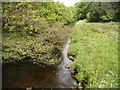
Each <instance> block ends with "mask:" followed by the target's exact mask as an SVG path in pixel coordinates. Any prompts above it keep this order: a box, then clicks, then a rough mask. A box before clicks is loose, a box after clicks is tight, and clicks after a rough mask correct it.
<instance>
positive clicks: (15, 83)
mask: <svg viewBox="0 0 120 90" xmlns="http://www.w3.org/2000/svg"><path fill="white" fill-rule="evenodd" d="M69 43H70V38H69V39H68V41H67V42H66V44H65V45H64V49H63V51H62V55H63V59H62V60H61V62H60V64H59V65H58V66H55V67H46V66H40V65H35V64H33V63H32V62H28V61H25V62H17V63H9V64H5V65H3V67H2V69H3V72H2V78H3V80H2V83H3V84H2V87H3V88H27V87H32V88H71V87H73V83H76V81H75V79H74V78H72V76H71V71H72V69H71V68H70V69H66V68H65V66H66V65H67V64H69V65H71V63H72V61H71V60H69V58H68V57H67V51H68V48H69Z"/></svg>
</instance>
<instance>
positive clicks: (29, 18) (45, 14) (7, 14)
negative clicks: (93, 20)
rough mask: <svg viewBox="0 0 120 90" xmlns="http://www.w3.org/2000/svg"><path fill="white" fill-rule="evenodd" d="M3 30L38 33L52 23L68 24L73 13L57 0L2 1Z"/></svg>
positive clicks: (71, 19)
mask: <svg viewBox="0 0 120 90" xmlns="http://www.w3.org/2000/svg"><path fill="white" fill-rule="evenodd" d="M2 5H3V30H4V31H6V32H9V33H13V32H18V33H21V32H22V33H23V34H24V33H26V34H28V35H29V34H32V35H33V34H34V33H38V32H39V31H41V30H44V29H46V28H48V27H50V26H52V25H53V24H54V23H57V22H60V23H63V24H70V23H71V22H72V21H73V14H72V12H71V11H70V9H69V8H67V7H65V6H64V5H63V4H61V3H58V2H55V3H54V2H21V3H18V2H3V4H2Z"/></svg>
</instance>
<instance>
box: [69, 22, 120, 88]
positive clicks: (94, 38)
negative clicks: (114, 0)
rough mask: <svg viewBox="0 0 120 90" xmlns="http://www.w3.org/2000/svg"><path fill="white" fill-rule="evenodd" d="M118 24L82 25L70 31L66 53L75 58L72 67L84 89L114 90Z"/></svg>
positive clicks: (116, 72)
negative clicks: (76, 71)
mask: <svg viewBox="0 0 120 90" xmlns="http://www.w3.org/2000/svg"><path fill="white" fill-rule="evenodd" d="M117 38H118V24H117V23H115V22H109V23H85V22H82V23H80V24H77V25H76V26H75V27H74V29H73V34H72V40H71V44H70V48H69V52H68V53H71V54H73V55H76V58H75V60H74V62H73V65H72V67H73V68H77V70H78V74H77V75H76V76H75V77H76V78H77V79H78V81H79V82H82V83H84V85H85V87H86V88H116V87H118V39H117Z"/></svg>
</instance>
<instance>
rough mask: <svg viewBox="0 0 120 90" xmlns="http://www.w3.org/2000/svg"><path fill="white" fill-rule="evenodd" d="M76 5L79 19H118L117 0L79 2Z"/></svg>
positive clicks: (95, 20) (92, 20) (96, 20)
mask: <svg viewBox="0 0 120 90" xmlns="http://www.w3.org/2000/svg"><path fill="white" fill-rule="evenodd" d="M74 7H75V9H76V14H75V18H77V20H80V19H87V20H88V21H90V22H98V21H105V22H106V21H118V3H117V2H79V3H77V4H76V5H75V6H74Z"/></svg>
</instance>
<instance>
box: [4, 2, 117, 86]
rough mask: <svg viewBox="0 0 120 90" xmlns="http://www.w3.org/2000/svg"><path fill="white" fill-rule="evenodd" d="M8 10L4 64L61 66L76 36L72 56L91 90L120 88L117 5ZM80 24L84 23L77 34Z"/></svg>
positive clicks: (31, 5)
mask: <svg viewBox="0 0 120 90" xmlns="http://www.w3.org/2000/svg"><path fill="white" fill-rule="evenodd" d="M2 5H3V11H2V13H3V16H2V18H3V41H2V45H3V53H2V58H3V63H8V62H15V61H24V60H31V61H32V62H34V63H37V64H40V63H44V64H46V65H50V66H51V65H56V64H58V63H59V61H60V59H61V50H62V48H63V44H64V43H65V41H66V39H67V38H68V37H70V33H71V32H72V36H71V38H72V39H71V43H70V48H69V52H68V54H69V55H73V56H74V59H75V60H74V62H73V65H72V67H73V68H76V69H77V71H78V74H77V75H76V76H75V77H76V78H77V79H78V81H79V82H80V83H83V84H84V85H85V87H87V88H116V87H118V83H117V82H118V75H117V73H118V40H117V38H118V23H117V22H116V21H119V18H118V16H119V12H118V11H119V10H118V3H117V2H79V3H77V4H75V6H73V7H66V6H64V5H63V4H61V3H58V2H3V3H2ZM84 19H86V22H85V21H84ZM79 20H83V21H82V22H80V23H77V24H76V25H75V27H74V28H73V30H71V29H70V26H71V25H73V24H74V22H77V21H79ZM93 22H94V23H93ZM95 22H97V23H95Z"/></svg>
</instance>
